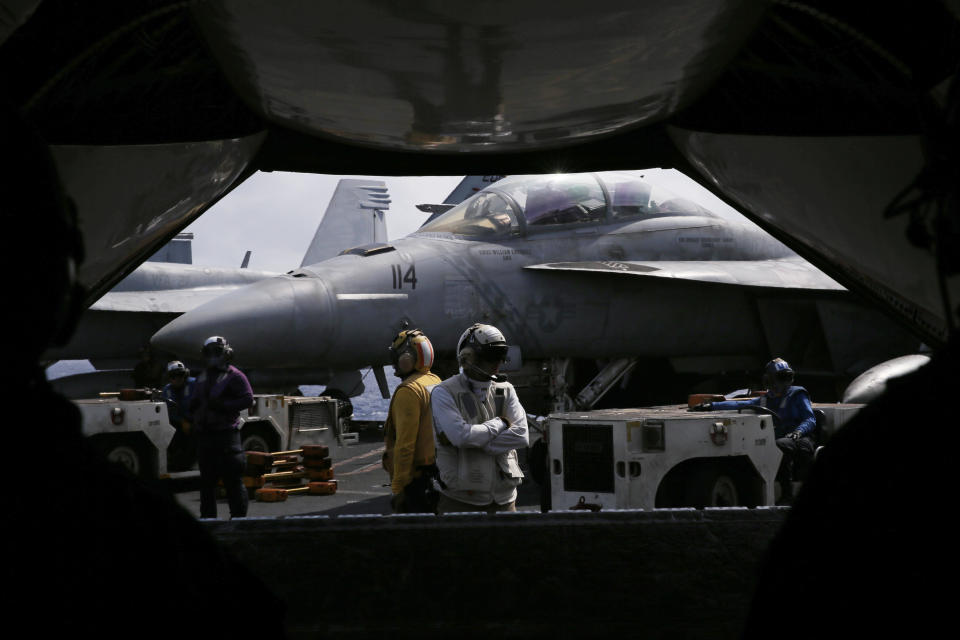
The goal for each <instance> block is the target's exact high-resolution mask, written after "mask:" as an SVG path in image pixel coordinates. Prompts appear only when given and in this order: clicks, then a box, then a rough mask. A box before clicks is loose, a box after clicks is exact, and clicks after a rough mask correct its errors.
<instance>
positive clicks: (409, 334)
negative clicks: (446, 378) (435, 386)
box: [390, 329, 434, 372]
mask: <svg viewBox="0 0 960 640" xmlns="http://www.w3.org/2000/svg"><path fill="white" fill-rule="evenodd" d="M401 358H409V359H410V363H411V364H412V365H413V368H414V369H416V370H417V371H421V372H426V371H429V369H430V367H432V366H433V359H434V351H433V344H432V343H431V342H430V339H429V338H427V336H425V335H424V334H423V332H422V331H420V330H419V329H406V330H404V331H401V332H400V333H398V334H397V335H396V337H394V339H393V343H392V344H391V345H390V359H391V360H392V361H393V366H394V367H399V364H400V359H401Z"/></svg>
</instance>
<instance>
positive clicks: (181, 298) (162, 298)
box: [90, 285, 239, 313]
mask: <svg viewBox="0 0 960 640" xmlns="http://www.w3.org/2000/svg"><path fill="white" fill-rule="evenodd" d="M237 288H239V287H238V285H232V286H223V287H197V288H191V289H165V290H161V291H111V292H109V293H107V294H105V295H104V296H103V297H102V298H100V299H99V300H97V301H96V302H94V303H93V305H92V306H91V307H90V309H91V310H92V311H127V312H143V313H186V312H187V311H190V310H192V309H194V308H196V307H199V306H200V305H201V304H204V303H205V302H209V301H210V300H213V299H214V298H217V297H219V296H222V295H224V294H225V293H229V292H230V291H234V290H236V289H237Z"/></svg>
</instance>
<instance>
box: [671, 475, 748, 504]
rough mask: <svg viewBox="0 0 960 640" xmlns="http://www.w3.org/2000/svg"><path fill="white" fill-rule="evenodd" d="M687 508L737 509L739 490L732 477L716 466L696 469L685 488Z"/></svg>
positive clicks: (739, 502) (739, 501)
mask: <svg viewBox="0 0 960 640" xmlns="http://www.w3.org/2000/svg"><path fill="white" fill-rule="evenodd" d="M687 489H688V491H687V493H686V496H687V497H686V500H685V501H684V502H686V504H687V506H690V507H696V508H697V509H703V508H704V507H737V506H740V505H741V500H740V489H739V487H738V486H737V481H736V479H735V477H734V476H733V475H731V474H730V473H728V472H727V471H726V470H724V469H723V468H722V467H720V466H717V465H706V466H703V467H701V468H699V469H697V470H696V471H695V472H694V473H693V474H692V476H691V478H690V482H689V484H688V486H687Z"/></svg>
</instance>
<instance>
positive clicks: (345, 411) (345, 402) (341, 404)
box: [322, 389, 353, 418]
mask: <svg viewBox="0 0 960 640" xmlns="http://www.w3.org/2000/svg"><path fill="white" fill-rule="evenodd" d="M322 395H325V396H327V397H329V398H334V399H336V401H337V415H338V416H339V417H341V418H349V417H350V416H352V415H353V403H352V402H350V397H349V396H348V395H347V394H346V393H344V392H343V391H340V389H324V390H323V394H322Z"/></svg>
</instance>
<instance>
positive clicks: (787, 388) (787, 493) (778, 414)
mask: <svg viewBox="0 0 960 640" xmlns="http://www.w3.org/2000/svg"><path fill="white" fill-rule="evenodd" d="M793 379H794V372H793V369H791V368H790V365H789V364H787V362H786V360H783V359H782V358H775V359H773V360H771V361H770V362H768V363H767V365H766V367H764V372H763V384H764V386H765V387H766V388H767V393H766V395H764V396H760V397H757V398H750V399H747V400H725V401H722V402H708V403H705V404H704V405H699V406H698V407H696V408H699V409H706V410H711V409H739V408H741V407H743V406H749V405H755V406H762V407H766V408H768V409H770V410H771V411H773V412H774V417H773V432H774V435H775V436H776V443H777V448H779V449H780V451H781V452H783V459H782V460H781V462H780V468H779V469H778V470H777V482H778V483H779V484H780V488H781V494H780V496H781V502H783V503H787V504H789V503H790V502H792V501H793V478H794V477H797V476H799V477H803V476H804V475H805V473H806V471H807V468H808V467H809V465H810V462H811V461H812V460H813V453H814V451H815V450H816V441H815V440H814V436H815V430H816V427H817V418H816V416H814V414H813V406H812V405H811V404H810V394H808V393H807V390H806V389H804V388H803V387H797V386H793Z"/></svg>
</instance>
